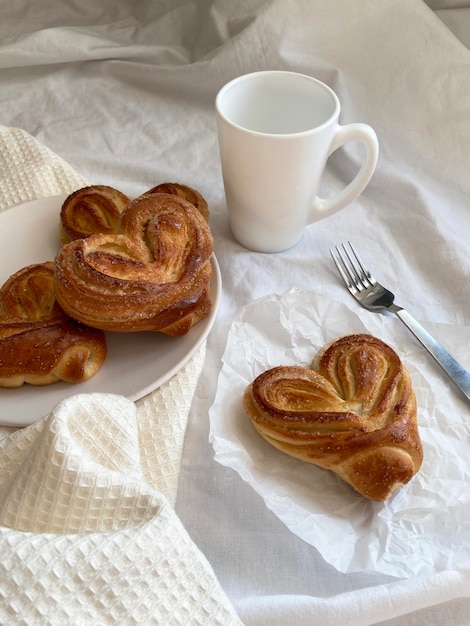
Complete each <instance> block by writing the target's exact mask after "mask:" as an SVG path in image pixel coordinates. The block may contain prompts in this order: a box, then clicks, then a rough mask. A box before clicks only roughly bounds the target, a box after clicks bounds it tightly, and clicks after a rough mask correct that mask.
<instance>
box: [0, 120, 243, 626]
mask: <svg viewBox="0 0 470 626" xmlns="http://www.w3.org/2000/svg"><path fill="white" fill-rule="evenodd" d="M85 184H88V182H87V181H86V180H85V179H83V178H82V177H81V176H79V175H78V174H76V173H75V172H74V171H73V170H72V169H71V168H70V167H69V166H68V165H67V164H66V163H65V162H64V161H62V160H61V159H60V158H59V157H58V156H57V155H55V154H53V153H52V152H50V151H49V150H48V149H47V148H45V147H44V146H42V145H41V144H40V143H38V142H37V141H36V140H35V139H34V138H32V137H31V136H30V135H28V134H27V133H25V132H24V131H22V130H20V129H15V128H6V127H1V126H0V209H7V208H8V207H11V206H13V205H16V204H19V203H21V202H25V201H28V200H34V199H36V198H40V197H47V196H53V195H58V194H61V193H70V192H71V191H73V190H75V189H77V188H79V187H81V186H83V185H85ZM204 351H205V347H204V346H203V347H201V348H200V349H199V350H198V351H197V353H196V354H195V356H194V357H193V358H192V359H191V360H190V361H189V362H188V364H187V365H186V366H185V367H184V368H183V369H182V370H180V372H178V373H177V374H176V375H175V376H174V377H173V378H172V379H170V380H169V381H168V382H167V383H166V384H164V385H163V386H162V387H160V388H159V389H158V390H156V391H155V392H154V393H152V394H151V395H150V396H148V397H146V398H145V399H143V400H141V401H139V402H138V403H136V404H134V403H132V402H130V401H129V400H127V399H125V398H123V397H121V396H114V395H112V394H77V395H74V396H72V397H70V398H68V399H67V400H65V401H64V402H62V403H60V404H59V405H58V406H57V407H56V408H55V409H54V410H53V411H52V413H51V414H50V415H48V416H46V417H45V418H43V419H41V420H39V421H37V422H36V423H34V424H32V425H31V426H28V427H27V428H24V429H14V428H8V427H3V428H1V429H0V435H1V439H0V554H1V560H0V623H2V624H39V623H47V624H61V625H64V624H74V625H80V624H90V623H91V624H116V623H119V624H137V623H138V624H164V625H165V626H167V625H168V626H170V625H172V624H185V625H186V624H204V625H206V624H221V625H222V624H223V625H224V626H225V625H228V624H239V623H240V621H239V620H238V618H237V616H236V614H235V612H234V611H233V608H232V606H231V605H230V603H229V601H228V599H227V597H226V596H225V594H224V592H223V590H222V589H221V587H220V585H219V583H218V581H217V579H216V577H215V575H214V573H213V570H212V568H211V566H210V564H209V563H208V562H207V560H206V559H205V557H204V556H203V555H202V554H201V552H200V551H199V550H198V548H197V547H196V546H195V545H194V543H193V542H192V540H191V538H190V537H189V535H188V533H187V532H186V530H185V529H184V528H183V526H182V524H181V523H180V521H179V519H178V517H177V515H176V513H175V511H174V509H173V507H172V504H171V502H172V501H174V499H175V497H176V487H177V480H178V474H179V468H180V460H181V452H182V445H183V439H184V433H185V429H186V424H187V418H188V413H189V409H190V406H191V401H192V397H193V394H194V391H195V387H196V383H197V380H198V377H199V374H200V371H201V368H202V364H203V360H204Z"/></svg>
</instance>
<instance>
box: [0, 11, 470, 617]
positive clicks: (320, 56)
mask: <svg viewBox="0 0 470 626" xmlns="http://www.w3.org/2000/svg"><path fill="white" fill-rule="evenodd" d="M10 5H11V3H9V4H8V6H7V5H5V6H4V7H2V8H0V41H1V42H2V43H1V45H0V86H1V90H0V101H1V107H0V124H3V125H4V126H6V127H10V128H11V127H16V128H20V129H23V130H25V131H26V132H27V133H28V134H29V135H31V136H32V137H34V138H35V139H37V140H39V141H40V143H41V144H42V145H43V146H46V147H47V148H49V149H50V150H52V151H53V152H54V153H55V154H56V155H58V156H59V157H61V158H62V159H63V160H65V161H66V162H67V163H68V164H70V165H71V166H72V168H73V169H74V171H75V172H77V174H78V175H80V176H83V177H84V178H86V180H89V181H92V182H96V183H104V184H111V185H114V186H116V187H118V188H121V189H122V190H123V191H124V192H126V193H128V194H130V195H135V194H137V193H140V192H141V191H143V190H145V189H148V188H149V187H150V186H152V185H154V184H156V183H158V182H163V181H165V180H177V181H180V182H185V183H187V184H190V185H192V186H194V187H196V188H198V189H199V190H200V191H201V192H202V193H203V195H204V196H205V197H206V198H207V200H208V202H209V206H210V210H211V218H210V224H211V227H212V230H213V232H214V236H215V251H216V255H217V259H218V261H219V263H220V266H221V272H222V280H223V291H224V293H223V298H222V302H221V307H220V310H219V314H218V319H217V322H216V324H215V326H214V329H213V331H212V332H211V334H210V336H209V338H208V342H207V352H206V359H205V361H204V366H203V369H202V373H201V377H200V378H199V382H198V385H197V388H196V391H195V395H194V400H193V403H192V405H191V410H190V415H189V422H188V428H187V430H186V436H185V444H184V449H183V455H182V462H181V471H180V472H179V484H178V494H177V498H176V511H177V513H178V515H179V517H180V519H181V521H182V522H183V524H184V526H185V527H186V529H187V530H188V532H189V533H190V535H191V538H192V539H193V540H194V541H195V543H196V545H197V546H198V547H199V548H200V549H201V551H202V552H203V553H204V555H205V556H207V558H208V560H209V562H210V564H211V566H212V568H213V570H214V572H215V574H216V576H217V578H218V580H219V581H220V583H221V585H222V588H223V589H224V591H225V592H226V594H227V596H228V597H229V598H230V600H231V601H232V602H233V603H234V604H235V606H236V608H237V609H238V612H239V614H240V617H241V619H242V621H243V622H244V623H245V624H247V625H256V626H258V625H261V624H262V625H268V624H269V625H270V626H277V625H282V626H287V625H290V624H295V625H297V624H303V623H305V624H307V623H308V624H333V623H335V624H337V623H341V622H347V623H349V622H350V623H352V624H361V625H366V624H377V623H384V624H387V626H417V625H421V624H436V625H437V624H442V623H446V624H450V625H452V626H463V625H466V624H468V614H469V610H470V594H469V591H468V590H469V589H470V585H469V579H468V571H466V570H465V568H464V569H463V570H462V571H445V570H444V571H440V572H437V573H436V574H434V575H432V576H424V577H416V578H414V579H411V580H407V581H402V580H400V579H396V578H392V577H387V576H383V575H377V574H376V575H374V574H365V573H360V572H357V573H351V574H343V573H341V572H338V571H336V570H335V569H334V568H333V567H331V566H329V565H328V564H326V563H325V562H324V561H323V560H322V559H321V557H320V556H319V554H318V552H317V551H316V550H315V548H314V547H312V546H309V545H307V544H306V543H304V542H303V541H302V540H300V539H298V538H297V537H295V535H293V534H292V533H290V531H289V530H288V529H286V528H285V527H284V525H283V524H282V523H281V522H280V520H279V519H278V518H276V517H275V516H274V515H273V514H272V513H271V512H270V511H269V510H268V509H267V508H266V507H265V505H264V503H263V501H262V500H261V498H260V497H259V496H258V495H257V494H256V493H254V492H253V491H252V490H251V488H250V487H249V486H248V485H247V484H245V483H244V482H243V481H242V480H241V479H240V478H239V476H238V475H236V474H235V472H233V471H232V470H230V468H225V467H222V466H221V465H219V464H217V463H215V462H214V461H213V450H212V449H211V447H210V445H209V443H208V411H209V408H210V406H211V405H212V402H213V400H214V398H215V391H216V384H217V377H218V374H219V371H220V366H221V361H220V359H221V356H222V354H223V352H224V348H225V344H226V338H227V333H228V330H229V328H230V324H231V322H232V319H233V317H234V315H235V313H236V312H237V311H239V310H240V309H241V308H242V307H244V306H245V305H246V304H249V303H250V302H252V301H253V300H254V299H256V298H260V297H263V296H267V295H269V294H271V293H284V292H286V291H287V290H289V289H290V288H292V287H299V288H301V289H311V290H314V291H315V292H316V293H317V294H318V295H319V296H322V297H325V298H328V297H333V298H334V299H335V300H339V301H341V302H343V303H344V304H345V305H346V306H350V305H352V303H351V299H350V296H349V295H348V294H347V293H346V291H345V289H344V287H343V286H342V284H341V283H340V281H339V280H338V276H337V274H336V270H335V269H334V267H333V266H332V264H331V260H330V258H329V252H328V251H329V248H330V247H331V246H332V245H333V244H336V243H340V242H341V241H345V240H348V239H350V240H352V241H353V242H354V244H355V246H356V247H357V248H358V249H359V251H360V252H361V253H362V256H364V257H365V260H366V261H367V262H368V263H369V265H371V267H372V270H373V271H374V273H375V274H376V275H377V277H378V278H380V279H381V280H382V281H383V282H384V283H386V284H387V285H388V286H389V287H390V288H392V289H393V290H394V291H395V293H396V296H397V302H398V303H399V304H401V305H402V306H405V307H407V308H408V309H409V310H410V312H411V313H413V314H414V315H415V316H416V317H417V318H418V319H419V320H420V321H422V322H423V323H426V322H427V321H429V322H437V323H440V324H446V323H448V324H452V325H455V326H458V325H464V326H467V327H468V326H469V325H470V292H469V290H468V289H466V285H467V284H468V276H469V274H470V255H469V250H468V233H469V232H470V214H469V201H468V198H469V197H470V178H469V176H468V172H469V170H470V162H469V151H468V146H469V144H470V136H469V135H470V90H469V86H470V52H469V49H468V47H467V45H468V32H470V26H469V22H468V3H466V2H464V1H463V0H429V2H428V3H425V2H424V1H423V0H359V1H358V2H350V0H241V1H240V2H236V3H234V2H233V1H232V0H209V1H207V0H191V1H189V0H176V1H174V2H171V3H168V2H165V1H163V0H162V1H160V0H156V1H155V2H152V3H147V2H140V1H139V0H137V1H136V2H133V3H132V4H129V3H128V2H127V1H126V0H116V2H113V3H109V2H107V1H106V0H96V1H95V2H94V3H93V6H89V7H88V6H87V7H84V6H82V5H80V6H78V5H77V3H75V2H73V1H72V0H65V1H64V2H61V3H60V5H57V3H52V2H51V0H44V1H43V2H41V3H30V2H27V0H18V1H17V2H15V3H14V7H13V6H10ZM262 69H289V70H294V71H299V72H304V73H307V74H309V75H312V76H315V77H317V78H319V79H320V80H323V81H324V82H326V83H327V84H329V85H330V86H331V87H332V88H333V89H334V90H335V91H336V92H337V94H338V96H339V98H340V100H341V103H342V112H341V117H340V121H341V122H342V123H349V122H366V123H368V124H370V125H371V126H372V127H373V128H374V129H375V131H376V132H377V135H378V138H379V143H380V156H379V162H378V167H377V170H376V172H375V174H374V177H373V179H372V181H371V184H370V185H369V186H368V187H367V189H366V191H365V193H364V194H363V195H362V196H361V197H360V198H359V199H358V200H357V201H356V202H354V203H353V204H352V205H351V206H350V207H348V208H347V209H346V210H345V211H343V212H341V213H339V214H337V215H335V216H332V217H331V218H328V219H327V220H324V221H322V222H319V223H317V224H315V225H313V226H311V227H309V228H307V229H306V232H305V235H304V237H303V239H302V241H301V242H300V243H299V244H298V245H297V246H296V247H295V248H293V249H292V250H289V251H287V252H285V253H282V254H277V255H276V254H275V255H259V254H254V253H250V252H248V251H247V250H244V249H243V248H241V247H240V246H238V245H237V244H236V243H235V242H234V240H233V238H232V237H231V234H230V231H229V228H228V225H227V216H226V210H225V204H224V195H223V186H222V179H221V173H220V164H219V159H218V148H217V137H216V129H215V117H214V99H215V96H216V93H217V91H218V89H219V88H220V87H221V86H222V85H223V84H224V83H225V82H227V81H228V80H230V79H231V78H233V77H235V76H237V75H239V74H242V73H245V72H250V71H254V70H262ZM359 150H360V148H359V147H358V146H355V145H349V146H347V147H346V149H345V150H342V151H341V152H338V153H336V154H335V155H333V156H332V157H331V158H330V160H329V162H328V166H327V170H326V175H325V176H324V180H323V182H322V193H323V194H324V195H327V194H329V193H334V192H335V191H336V190H338V189H340V188H341V187H342V186H344V184H345V183H346V182H347V181H348V180H349V179H350V178H351V177H352V175H353V174H354V172H355V171H356V169H357V167H358V166H359V164H360V160H361V153H360V151H359ZM399 332H403V333H405V334H406V332H407V331H406V330H405V329H402V331H399ZM441 339H442V340H443V342H444V343H445V337H443V338H442V337H441ZM409 340H410V341H413V339H412V338H411V337H409ZM469 348H470V346H469ZM469 353H470V350H469ZM422 358H423V359H425V358H427V357H426V355H425V354H424V353H423V357H422ZM464 365H466V367H467V368H470V361H466V362H465V363H464ZM446 393H449V394H453V393H455V391H454V389H453V388H452V386H450V385H448V383H447V381H446V379H445V378H444V377H442V378H441V386H440V387H439V388H438V389H436V390H435V394H436V398H439V396H440V395H442V394H446ZM0 401H1V400H0ZM149 415H152V411H150V412H149ZM468 418H469V411H468V410H467V409H462V420H463V421H464V423H469V422H468ZM220 419H221V420H222V419H224V415H223V414H221V415H220ZM465 420H466V421H465ZM449 532H452V529H451V528H449ZM469 566H470V564H469ZM345 616H347V617H345Z"/></svg>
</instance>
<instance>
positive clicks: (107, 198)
mask: <svg viewBox="0 0 470 626" xmlns="http://www.w3.org/2000/svg"><path fill="white" fill-rule="evenodd" d="M129 202H130V199H129V198H128V197H127V196H126V195H125V194H123V193H122V192H120V191H118V190H117V189H114V188H113V187H109V186H107V185H90V186H89V187H83V188H82V189H77V191H74V192H73V193H71V194H70V195H69V196H67V198H66V199H65V201H64V203H63V205H62V208H61V211H60V241H61V243H62V244H65V243H68V242H69V241H73V240H75V239H83V237H89V236H90V235H92V234H94V233H108V234H109V233H115V232H118V231H119V227H120V219H121V213H122V212H123V211H124V209H125V208H126V207H127V205H128V204H129Z"/></svg>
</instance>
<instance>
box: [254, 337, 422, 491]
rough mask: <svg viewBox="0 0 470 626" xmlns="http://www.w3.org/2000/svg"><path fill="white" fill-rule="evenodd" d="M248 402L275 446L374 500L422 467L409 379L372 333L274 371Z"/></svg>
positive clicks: (258, 427)
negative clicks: (309, 364)
mask: <svg viewBox="0 0 470 626" xmlns="http://www.w3.org/2000/svg"><path fill="white" fill-rule="evenodd" d="M243 405H244V409H245V411H246V413H247V415H248V416H249V418H250V420H251V421H252V423H253V425H254V427H255V429H256V430H257V431H258V433H259V434H260V435H261V436H262V437H263V438H264V439H266V441H268V442H269V443H270V444H272V445H273V446H275V447H276V448H278V449H279V450H281V451H283V452H285V453H287V454H289V455H291V456H293V457H296V458H298V459H301V460H303V461H307V462H309V463H313V464H315V465H318V466H320V467H323V468H325V469H328V470H331V471H333V472H335V473H336V474H337V475H338V476H340V477H341V478H342V479H343V480H344V481H346V482H347V483H349V484H350V485H351V486H352V487H354V489H356V491H358V492H359V493H360V494H362V495H363V496H365V497H366V498H369V499H371V500H375V501H379V502H380V501H383V500H386V499H387V498H388V497H389V496H390V495H391V494H392V493H393V492H394V491H395V490H396V489H398V488H399V487H401V486H402V485H404V484H406V483H408V482H409V481H410V480H411V478H412V477H413V476H414V475H415V474H416V472H418V470H419V468H420V466H421V463H422V459H423V451H422V445H421V441H420V438H419V432H418V425H417V407H416V398H415V394H414V392H413V389H412V384H411V380H410V376H409V374H408V372H407V370H406V368H405V367H404V365H403V363H402V362H401V360H400V358H399V357H398V355H397V354H396V352H395V351H394V350H393V349H392V348H391V347H390V346H388V345H387V344H385V343H384V342H383V341H381V340H380V339H378V338H376V337H373V336H371V335H367V334H357V335H348V336H345V337H341V338H339V339H337V340H336V341H334V342H333V343H332V344H330V345H329V346H327V347H326V348H325V349H323V350H322V351H321V352H320V353H319V355H318V356H317V358H316V359H315V361H314V363H313V364H312V367H311V368H308V367H302V366H279V367H274V368H272V369H270V370H267V371H266V372H264V373H262V374H261V375H260V376H258V377H257V378H256V379H255V380H254V381H253V382H252V383H251V384H250V385H248V387H247V389H246V391H245V395H244V400H243Z"/></svg>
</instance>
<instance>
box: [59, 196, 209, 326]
mask: <svg viewBox="0 0 470 626" xmlns="http://www.w3.org/2000/svg"><path fill="white" fill-rule="evenodd" d="M120 231H121V234H116V235H104V234H96V235H91V236H90V237H88V238H86V239H81V240H76V241H73V242H71V243H69V244H67V245H65V246H63V247H62V249H61V250H60V251H59V254H58V255H57V257H56V260H55V287H56V296H57V300H58V302H59V304H60V305H61V307H62V308H63V309H64V310H65V311H66V313H67V314H68V315H70V316H71V317H73V318H74V319H76V320H78V321H80V322H82V323H84V324H87V325H89V326H93V327H95V328H101V329H103V330H113V331H117V332H137V331H144V330H150V331H154V332H162V333H165V334H168V335H173V336H180V335H183V334H185V333H186V332H188V330H189V329H190V328H191V326H193V325H194V324H195V323H196V322H198V321H199V320H200V319H202V318H204V317H206V316H207V315H208V313H209V311H210V308H211V299H210V278H211V274H212V268H211V264H210V258H211V255H212V251H213V239H212V234H211V232H210V229H209V226H208V224H207V222H206V220H205V219H204V218H203V217H202V215H201V213H200V212H199V211H198V210H197V209H196V208H195V207H194V205H193V204H191V203H190V202H188V201H187V200H185V199H183V198H180V197H179V196H177V195H175V194H167V193H154V194H144V195H143V196H140V197H139V198H137V199H136V200H134V201H133V202H131V203H130V204H129V205H128V207H127V208H126V209H125V211H124V212H123V214H122V216H121V222H120Z"/></svg>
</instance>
